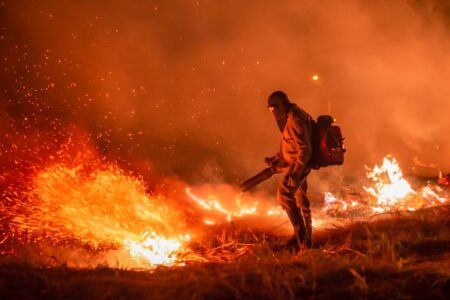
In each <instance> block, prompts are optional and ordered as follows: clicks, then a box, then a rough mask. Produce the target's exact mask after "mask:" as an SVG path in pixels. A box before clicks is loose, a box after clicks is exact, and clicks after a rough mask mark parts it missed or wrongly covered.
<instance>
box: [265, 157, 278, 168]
mask: <svg viewBox="0 0 450 300" xmlns="http://www.w3.org/2000/svg"><path fill="white" fill-rule="evenodd" d="M279 160H280V156H279V155H278V154H276V155H274V156H272V157H266V158H264V162H265V163H266V164H268V165H269V166H274V165H277V164H278V162H279Z"/></svg>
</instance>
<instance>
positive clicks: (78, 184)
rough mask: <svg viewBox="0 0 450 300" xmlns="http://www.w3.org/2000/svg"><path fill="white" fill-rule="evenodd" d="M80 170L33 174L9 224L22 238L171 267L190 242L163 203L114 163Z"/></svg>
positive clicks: (63, 168)
mask: <svg viewBox="0 0 450 300" xmlns="http://www.w3.org/2000/svg"><path fill="white" fill-rule="evenodd" d="M86 169H87V168H86V166H83V165H78V166H76V167H67V166H65V165H62V164H56V165H53V166H51V167H48V168H46V169H44V170H42V171H40V172H38V173H37V174H36V175H35V176H34V178H33V182H32V189H31V191H30V193H29V194H28V199H27V203H26V204H25V205H23V206H21V207H18V208H17V209H16V214H15V216H14V217H13V219H12V222H11V224H12V225H13V226H14V227H15V228H16V230H17V231H18V232H21V233H22V234H24V235H26V236H27V238H30V236H33V237H34V238H36V239H38V240H49V239H50V240H52V241H54V242H55V243H65V242H67V241H68V240H73V243H77V244H81V245H86V246H88V247H90V248H93V249H111V250H117V249H118V250H120V249H122V250H126V251H128V252H129V254H130V255H131V256H132V257H133V258H134V259H135V261H136V262H139V264H138V265H140V264H142V265H150V266H154V265H158V264H167V265H172V264H174V263H176V262H177V255H178V254H180V253H182V252H183V251H185V248H184V246H185V244H186V242H187V241H189V239H190V237H189V235H188V234H187V233H184V232H183V231H184V230H183V229H182V228H181V226H182V222H180V220H181V219H182V216H181V215H180V213H178V212H177V211H176V210H174V209H173V208H172V207H169V206H168V205H167V204H165V203H167V199H164V198H163V197H162V196H158V195H156V196H150V195H149V194H147V193H146V190H145V185H144V183H143V181H142V180H141V179H139V178H136V177H134V176H131V175H127V174H125V172H124V171H122V170H121V169H120V168H119V167H118V166H116V165H114V164H108V165H106V166H102V167H101V168H94V170H86ZM120 259H121V258H120V257H119V258H118V260H119V261H120ZM122 265H123V264H122Z"/></svg>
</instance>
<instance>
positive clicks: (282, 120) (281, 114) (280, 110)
mask: <svg viewBox="0 0 450 300" xmlns="http://www.w3.org/2000/svg"><path fill="white" fill-rule="evenodd" d="M269 109H270V110H271V111H272V113H273V116H274V117H275V120H276V121H277V125H278V128H279V129H280V131H281V132H283V130H284V127H285V126H286V120H287V108H286V107H285V106H284V105H283V104H281V103H279V104H276V105H272V106H270V107H269Z"/></svg>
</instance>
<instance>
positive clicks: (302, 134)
mask: <svg viewBox="0 0 450 300" xmlns="http://www.w3.org/2000/svg"><path fill="white" fill-rule="evenodd" d="M268 108H269V110H270V111H271V112H272V113H273V115H274V117H275V119H276V122H277V124H278V127H279V129H280V131H281V145H280V152H279V153H277V154H276V155H275V156H273V157H269V158H266V159H265V161H266V163H267V164H269V165H271V166H274V167H276V170H277V172H279V173H281V172H284V171H286V174H285V176H284V178H283V181H282V182H281V184H280V186H279V187H278V191H277V199H278V201H280V204H281V206H282V208H283V209H284V210H285V211H286V213H287V215H288V217H289V220H290V221H291V224H292V226H293V227H294V236H293V237H292V238H291V239H290V240H289V241H288V242H287V244H286V246H287V247H288V248H290V249H295V250H299V249H300V247H301V246H302V245H303V246H304V247H306V248H310V247H311V246H312V240H311V234H312V218H311V209H310V203H309V200H308V197H307V195H306V192H307V187H308V185H307V181H306V177H307V176H308V174H309V172H310V170H311V167H310V166H309V161H310V159H311V155H312V146H311V134H312V132H311V131H312V128H311V124H312V123H311V121H312V118H311V116H310V115H309V114H308V113H306V112H305V111H303V110H302V109H301V108H299V107H298V106H297V105H296V104H294V103H292V102H290V101H289V99H288V97H287V95H286V94H285V93H284V92H282V91H276V92H273V93H272V94H271V95H270V96H269V99H268Z"/></svg>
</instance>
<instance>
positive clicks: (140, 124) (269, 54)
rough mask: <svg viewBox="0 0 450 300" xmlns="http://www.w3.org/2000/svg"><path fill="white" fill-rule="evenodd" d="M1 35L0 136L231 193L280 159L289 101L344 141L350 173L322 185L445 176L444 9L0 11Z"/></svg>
mask: <svg viewBox="0 0 450 300" xmlns="http://www.w3.org/2000/svg"><path fill="white" fill-rule="evenodd" d="M0 20H1V23H2V24H1V28H0V39H1V41H2V42H1V45H0V51H1V52H0V53H1V54H2V55H1V63H0V64H1V71H0V76H1V77H0V85H1V91H0V93H1V94H0V101H1V103H0V111H1V112H2V118H1V120H0V125H1V126H2V130H4V131H5V134H10V132H15V133H16V134H19V133H24V134H29V133H30V132H36V131H37V132H52V134H53V135H54V139H49V140H50V141H49V143H50V142H55V143H57V142H58V141H59V138H60V137H61V136H64V132H65V131H66V128H67V127H68V126H75V127H77V128H79V129H80V130H85V131H86V132H89V133H90V134H91V136H92V139H93V140H94V142H95V143H96V145H97V147H98V148H99V149H100V150H101V151H102V153H103V154H104V155H105V156H108V157H112V158H115V159H118V160H120V161H135V162H142V161H151V162H152V164H151V169H152V171H155V172H158V173H160V174H163V175H177V176H179V177H181V178H183V179H184V180H187V181H189V182H192V183H194V182H195V183H196V182H221V181H225V182H231V183H233V182H238V181H240V180H242V179H244V178H245V177H246V176H248V175H251V174H252V173H254V172H256V171H259V169H260V168H262V167H263V162H262V160H263V158H264V157H265V156H268V155H271V154H273V153H275V152H276V151H277V150H278V142H279V133H278V132H277V127H276V124H275V122H274V120H273V117H272V116H271V114H270V113H269V112H268V111H267V109H266V98H267V96H268V95H269V94H270V93H271V92H272V91H273V90H278V89H281V90H284V91H285V92H287V94H288V95H289V97H290V98H291V100H292V101H294V102H296V103H298V104H299V105H300V106H301V107H303V108H304V109H305V110H306V111H308V112H310V113H311V114H312V115H313V116H317V115H319V114H324V113H329V112H331V114H332V115H333V116H334V117H335V118H336V119H337V120H338V123H339V125H340V126H341V127H342V129H343V133H344V135H345V137H346V147H347V148H348V153H347V154H346V165H345V166H344V167H342V168H340V169H337V168H331V169H330V170H331V171H328V172H323V173H322V174H320V175H316V176H317V177H319V176H320V178H319V179H330V178H333V180H334V181H333V182H337V184H338V183H339V181H340V180H341V179H336V178H335V177H339V178H343V177H344V176H347V177H348V176H351V174H358V172H363V171H364V169H363V166H364V165H371V164H373V163H376V162H379V161H380V160H381V158H382V157H383V156H384V155H386V154H388V153H391V154H393V155H394V156H395V157H397V158H398V160H399V161H400V162H401V163H402V164H403V165H404V166H405V167H412V166H413V163H414V157H417V159H418V160H420V161H421V162H423V163H424V164H425V165H429V164H435V165H436V166H437V168H439V169H441V170H443V171H449V170H450V159H449V158H448V157H447V156H446V155H447V154H448V153H449V152H450V142H449V140H448V138H447V136H446V133H447V131H448V128H450V119H449V118H448V111H449V106H450V99H449V95H450V86H449V85H448V78H450V58H449V56H448V53H450V39H449V28H450V27H449V25H450V23H449V22H450V8H449V5H448V4H446V1H438V0H435V1H431V0H430V1H425V3H422V1H420V2H419V1H406V0H405V1H395V3H394V2H392V1H376V2H373V1H368V0H366V1H364V0H359V1H357V0H354V1H340V2H337V1H283V2H279V1H263V2H261V1H245V2H242V1H187V0H186V1H181V0H180V1H170V2H168V1H134V2H133V3H132V4H130V3H125V2H122V1H95V3H93V2H92V1H76V2H73V1H60V0H59V1H56V0H54V1H45V3H44V2H42V1H41V2H39V3H35V2H34V1H14V2H13V1H6V2H2V3H1V4H0ZM315 74H317V75H318V76H319V80H317V81H313V80H312V76H313V75H315ZM330 107H331V111H329V108H330ZM4 140H5V141H6V140H7V141H10V139H8V138H7V139H4ZM5 143H6V142H5ZM417 159H416V160H417ZM425 171H427V170H424V169H423V168H422V170H419V171H418V172H425ZM428 171H429V170H428ZM336 174H337V175H336ZM327 188H328V186H327Z"/></svg>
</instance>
